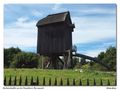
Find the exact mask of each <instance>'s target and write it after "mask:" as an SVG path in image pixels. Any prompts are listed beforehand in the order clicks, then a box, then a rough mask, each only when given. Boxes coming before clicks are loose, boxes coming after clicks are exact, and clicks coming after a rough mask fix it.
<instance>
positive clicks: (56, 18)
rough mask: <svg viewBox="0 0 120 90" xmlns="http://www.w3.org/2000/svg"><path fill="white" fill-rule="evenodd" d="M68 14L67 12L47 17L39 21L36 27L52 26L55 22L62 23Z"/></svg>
mask: <svg viewBox="0 0 120 90" xmlns="http://www.w3.org/2000/svg"><path fill="white" fill-rule="evenodd" d="M68 14H69V12H68V11H67V12H62V13H57V14H51V15H48V16H47V17H45V18H43V19H41V20H39V21H38V22H37V24H36V26H42V25H47V24H52V23H57V22H63V21H65V19H66V17H67V15H68Z"/></svg>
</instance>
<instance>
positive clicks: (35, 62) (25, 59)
mask: <svg viewBox="0 0 120 90" xmlns="http://www.w3.org/2000/svg"><path fill="white" fill-rule="evenodd" d="M97 58H98V59H99V60H101V61H102V62H103V63H105V64H106V65H108V66H109V67H110V69H109V70H111V71H116V48H115V47H109V48H108V49H107V50H106V51H105V52H101V53H100V54H99V55H98V57H97ZM47 60H48V57H43V56H39V55H37V54H36V53H31V52H23V51H21V50H20V49H19V48H13V47H11V48H8V49H4V68H43V67H45V65H46V61H47ZM42 62H43V63H44V64H42ZM73 67H74V68H85V69H94V70H107V68H105V67H104V66H102V65H100V64H97V63H95V62H93V61H87V60H85V59H84V58H81V60H80V59H78V58H75V57H73Z"/></svg>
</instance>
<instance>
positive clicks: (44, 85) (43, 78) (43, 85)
mask: <svg viewBox="0 0 120 90" xmlns="http://www.w3.org/2000/svg"><path fill="white" fill-rule="evenodd" d="M43 86H45V77H44V78H43Z"/></svg>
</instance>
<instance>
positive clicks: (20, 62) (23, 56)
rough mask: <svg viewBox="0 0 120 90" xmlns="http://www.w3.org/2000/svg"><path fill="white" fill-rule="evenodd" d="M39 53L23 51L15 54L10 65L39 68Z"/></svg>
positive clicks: (13, 66)
mask: <svg viewBox="0 0 120 90" xmlns="http://www.w3.org/2000/svg"><path fill="white" fill-rule="evenodd" d="M38 59H39V58H38V55H36V54H34V53H26V52H21V53H18V54H16V55H15V56H14V58H13V62H12V63H11V65H10V67H12V68H37V67H38Z"/></svg>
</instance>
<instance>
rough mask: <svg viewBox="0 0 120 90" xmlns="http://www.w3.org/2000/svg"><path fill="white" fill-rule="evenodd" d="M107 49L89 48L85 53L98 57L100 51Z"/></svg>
mask: <svg viewBox="0 0 120 90" xmlns="http://www.w3.org/2000/svg"><path fill="white" fill-rule="evenodd" d="M105 51H106V49H105V48H104V49H101V48H99V49H95V50H88V51H86V52H85V55H88V56H91V57H97V56H98V54H99V53H100V52H105Z"/></svg>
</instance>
